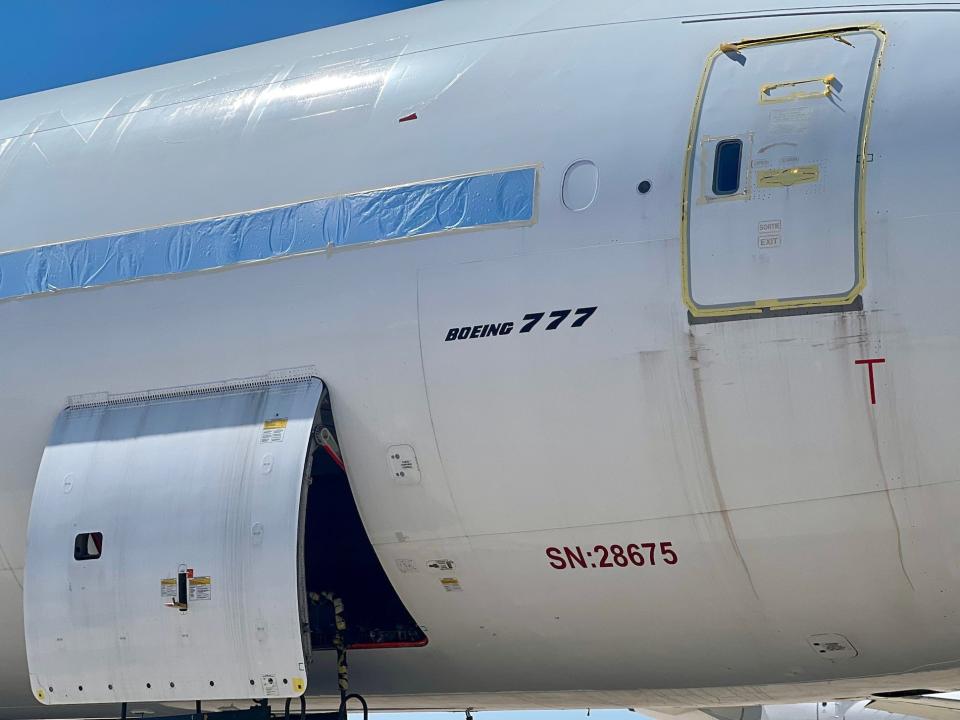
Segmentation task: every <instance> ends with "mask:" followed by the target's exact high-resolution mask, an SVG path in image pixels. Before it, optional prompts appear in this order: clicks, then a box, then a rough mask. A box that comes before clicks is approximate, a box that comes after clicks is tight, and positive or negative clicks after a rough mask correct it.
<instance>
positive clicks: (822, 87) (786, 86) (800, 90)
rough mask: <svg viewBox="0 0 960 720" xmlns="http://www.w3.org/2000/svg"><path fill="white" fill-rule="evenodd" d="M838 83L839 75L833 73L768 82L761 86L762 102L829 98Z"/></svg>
mask: <svg viewBox="0 0 960 720" xmlns="http://www.w3.org/2000/svg"><path fill="white" fill-rule="evenodd" d="M837 84H838V83H837V76H836V75H833V74H830V75H825V76H824V77H819V78H811V79H810V80H788V81H786V82H778V83H767V84H766V85H761V86H760V102H761V104H767V103H781V102H789V101H790V100H808V99H811V98H827V97H830V96H831V95H832V94H833V90H834V87H835V86H836V85H837ZM838 89H839V88H838Z"/></svg>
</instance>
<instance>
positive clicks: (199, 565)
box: [24, 375, 324, 704]
mask: <svg viewBox="0 0 960 720" xmlns="http://www.w3.org/2000/svg"><path fill="white" fill-rule="evenodd" d="M323 392H324V387H323V383H322V382H321V381H320V380H318V379H316V378H314V377H309V376H304V375H299V376H296V375H288V376H284V377H274V376H271V377H270V378H267V379H260V380H253V381H247V382H235V383H228V384H223V385H219V386H205V387H198V388H187V389H180V390H176V391H169V392H153V393H143V394H139V395H130V396H121V397H112V398H108V399H103V400H101V401H99V402H98V401H95V400H94V401H90V402H85V403H84V402H80V403H77V404H75V405H73V406H70V407H68V408H67V409H65V410H64V411H63V412H62V413H61V414H60V416H59V418H58V420H57V422H56V425H55V427H54V430H53V434H52V437H51V438H50V442H49V444H48V445H47V447H46V450H45V451H44V454H43V459H42V461H41V464H40V471H39V474H38V477H37V484H36V488H35V491H34V496H33V504H32V506H31V510H30V521H29V530H28V549H27V563H26V575H25V584H24V615H25V617H24V622H25V630H26V643H27V656H28V661H29V667H30V679H31V682H32V685H33V689H34V693H35V694H36V696H37V698H38V699H39V700H40V701H41V702H44V703H47V704H62V703H92V702H126V701H129V702H137V701H165V700H166V701H169V700H209V699H224V698H262V697H291V696H297V695H301V694H302V693H303V692H304V691H305V689H306V677H307V675H306V662H307V659H306V658H305V652H309V632H310V631H309V622H308V620H307V603H306V599H305V594H306V591H305V587H304V582H303V553H302V547H301V545H302V542H303V541H302V537H303V526H304V517H305V508H306V493H307V483H305V482H304V478H305V477H308V476H309V474H310V467H309V465H310V462H311V458H312V454H313V449H314V443H315V440H314V439H313V438H314V419H315V416H316V415H317V413H318V406H319V404H320V400H321V395H322V394H323Z"/></svg>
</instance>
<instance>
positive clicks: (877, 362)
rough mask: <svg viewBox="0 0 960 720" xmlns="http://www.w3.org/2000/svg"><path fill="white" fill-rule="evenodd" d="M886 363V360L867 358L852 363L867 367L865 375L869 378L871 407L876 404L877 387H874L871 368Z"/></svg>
mask: <svg viewBox="0 0 960 720" xmlns="http://www.w3.org/2000/svg"><path fill="white" fill-rule="evenodd" d="M886 361H887V359H886V358H867V359H865V360H855V361H854V365H866V366H867V374H868V376H869V378H870V404H871V405H876V404H877V386H876V384H875V382H874V378H873V366H874V365H882V364H883V363H885V362H886Z"/></svg>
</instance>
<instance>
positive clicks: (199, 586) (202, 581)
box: [187, 575, 213, 602]
mask: <svg viewBox="0 0 960 720" xmlns="http://www.w3.org/2000/svg"><path fill="white" fill-rule="evenodd" d="M212 588H213V582H212V581H211V580H210V576H209V575H202V576H200V577H192V578H187V598H188V599H189V600H190V601H191V602H192V601H193V600H209V599H210V593H211V590H212Z"/></svg>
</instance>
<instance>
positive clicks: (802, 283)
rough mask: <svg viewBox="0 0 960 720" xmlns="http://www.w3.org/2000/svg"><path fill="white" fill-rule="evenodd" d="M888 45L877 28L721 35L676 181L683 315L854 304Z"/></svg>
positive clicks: (859, 282)
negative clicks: (727, 39)
mask: <svg viewBox="0 0 960 720" xmlns="http://www.w3.org/2000/svg"><path fill="white" fill-rule="evenodd" d="M883 43H884V35H883V33H882V31H880V30H879V29H877V28H873V27H850V28H836V29H833V30H827V31H817V32H811V33H803V34H798V35H788V36H780V37H771V38H762V39H756V40H741V41H739V42H735V43H724V44H722V45H721V46H720V47H719V48H718V49H717V50H716V51H715V52H714V53H713V54H712V55H711V56H710V58H709V59H708V61H707V67H706V69H705V72H704V76H703V80H702V84H701V87H700V93H699V95H698V98H697V103H696V108H695V111H694V117H693V121H692V125H691V131H690V141H689V145H688V148H687V161H686V168H685V180H684V201H683V228H682V248H683V258H682V260H683V272H684V299H685V301H686V303H687V306H688V308H689V310H690V313H691V316H693V317H694V318H711V317H723V316H735V315H747V316H756V315H758V314H764V313H770V312H780V311H784V310H791V309H795V308H816V307H820V308H827V309H829V308H841V309H842V308H844V307H848V306H850V304H851V303H853V302H855V301H856V300H857V297H858V295H859V293H860V291H861V289H862V287H863V284H864V280H865V278H864V262H863V252H864V248H863V244H864V231H865V227H864V222H865V211H864V190H865V179H866V167H867V163H869V161H870V160H871V157H870V155H869V154H867V133H868V129H869V124H870V112H871V107H872V101H873V94H874V88H875V84H876V81H877V72H878V68H879V62H880V53H881V50H882V48H883Z"/></svg>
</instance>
